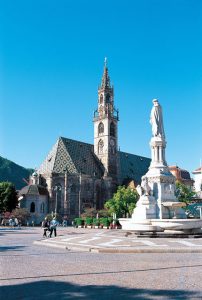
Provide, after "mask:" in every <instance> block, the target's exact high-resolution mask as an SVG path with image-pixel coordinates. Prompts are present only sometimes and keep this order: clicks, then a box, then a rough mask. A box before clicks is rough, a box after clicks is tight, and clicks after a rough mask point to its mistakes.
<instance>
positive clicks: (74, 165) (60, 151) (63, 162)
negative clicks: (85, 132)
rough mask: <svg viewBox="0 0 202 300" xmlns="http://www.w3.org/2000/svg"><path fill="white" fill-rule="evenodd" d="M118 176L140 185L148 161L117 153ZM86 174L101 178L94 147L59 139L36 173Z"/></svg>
mask: <svg viewBox="0 0 202 300" xmlns="http://www.w3.org/2000/svg"><path fill="white" fill-rule="evenodd" d="M119 162H120V174H119V177H120V178H119V179H120V180H121V181H122V182H123V181H124V179H134V180H135V182H137V183H140V181H141V177H142V176H143V175H144V174H145V173H146V172H147V170H148V168H149V165H150V159H149V158H146V157H142V156H138V155H134V154H129V153H125V152H120V151H119ZM65 169H66V170H67V173H68V174H78V173H80V172H81V173H82V174H87V175H90V176H93V175H96V176H98V177H102V176H103V175H104V168H103V165H102V163H101V161H100V160H99V159H98V158H97V156H96V155H95V154H94V146H93V145H91V144H87V143H83V142H80V141H75V140H71V139H67V138H64V137H60V138H59V139H58V141H57V142H56V144H55V145H54V146H53V148H52V150H51V151H50V153H49V154H48V156H47V157H46V159H45V160H44V162H43V163H42V165H41V166H40V168H39V170H38V173H39V174H47V173H49V174H50V173H64V170H65Z"/></svg>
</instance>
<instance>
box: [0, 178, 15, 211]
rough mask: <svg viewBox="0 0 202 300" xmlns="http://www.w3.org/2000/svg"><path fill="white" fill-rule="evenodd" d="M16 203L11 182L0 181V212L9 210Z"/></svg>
mask: <svg viewBox="0 0 202 300" xmlns="http://www.w3.org/2000/svg"><path fill="white" fill-rule="evenodd" d="M17 205H18V199H17V192H16V190H15V186H14V185H13V184H12V183H11V182H0V212H5V211H9V212H11V211H12V210H13V209H15V208H16V206H17Z"/></svg>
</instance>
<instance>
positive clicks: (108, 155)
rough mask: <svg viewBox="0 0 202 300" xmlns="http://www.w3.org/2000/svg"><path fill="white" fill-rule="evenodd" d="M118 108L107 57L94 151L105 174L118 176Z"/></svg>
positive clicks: (99, 101) (101, 87) (95, 126)
mask: <svg viewBox="0 0 202 300" xmlns="http://www.w3.org/2000/svg"><path fill="white" fill-rule="evenodd" d="M118 121H119V113H118V110H116V109H115V107H114V89H113V86H111V84H110V77H109V74H108V68H107V59H106V58H105V63H104V72H103V76H102V81H101V85H100V86H99V88H98V109H97V110H96V111H95V112H94V152H95V155H96V156H97V157H98V159H100V160H101V162H102V164H103V165H104V168H105V176H109V177H112V179H114V180H117V179H118V178H117V176H118V127H117V123H118Z"/></svg>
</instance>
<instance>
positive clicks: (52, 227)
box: [50, 217, 58, 238]
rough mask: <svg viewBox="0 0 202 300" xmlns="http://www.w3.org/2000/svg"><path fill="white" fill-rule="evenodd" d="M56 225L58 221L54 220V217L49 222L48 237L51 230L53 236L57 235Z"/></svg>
mask: <svg viewBox="0 0 202 300" xmlns="http://www.w3.org/2000/svg"><path fill="white" fill-rule="evenodd" d="M57 225H58V221H57V220H56V217H54V218H53V220H52V221H51V222H50V238H51V237H52V233H53V231H54V235H55V237H56V236H57V232H56V227H57Z"/></svg>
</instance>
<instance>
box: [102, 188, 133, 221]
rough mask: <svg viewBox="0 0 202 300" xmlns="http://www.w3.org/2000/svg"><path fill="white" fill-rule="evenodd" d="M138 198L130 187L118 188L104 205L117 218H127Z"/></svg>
mask: <svg viewBox="0 0 202 300" xmlns="http://www.w3.org/2000/svg"><path fill="white" fill-rule="evenodd" d="M138 197H139V195H138V193H137V191H136V190H134V189H131V188H130V187H127V188H126V187H125V186H119V187H118V189H117V192H116V193H115V194H114V195H113V197H112V199H110V200H108V201H107V202H106V203H105V208H106V209H108V210H109V212H110V213H111V214H113V213H115V214H116V216H117V218H120V217H127V215H128V214H130V215H131V214H132V212H133V209H134V208H135V206H136V202H137V200H138Z"/></svg>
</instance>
